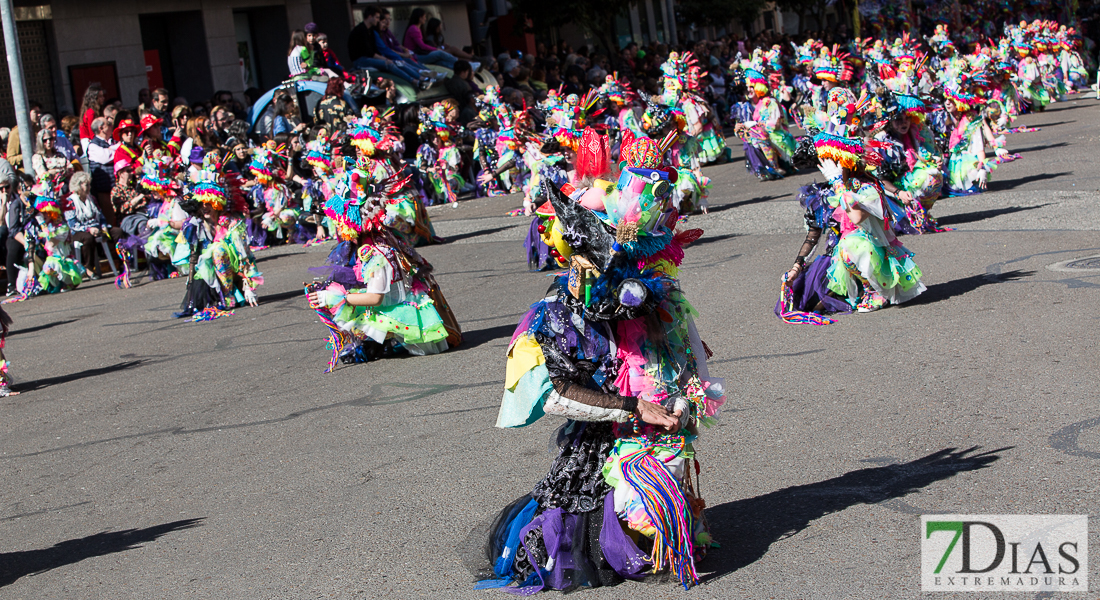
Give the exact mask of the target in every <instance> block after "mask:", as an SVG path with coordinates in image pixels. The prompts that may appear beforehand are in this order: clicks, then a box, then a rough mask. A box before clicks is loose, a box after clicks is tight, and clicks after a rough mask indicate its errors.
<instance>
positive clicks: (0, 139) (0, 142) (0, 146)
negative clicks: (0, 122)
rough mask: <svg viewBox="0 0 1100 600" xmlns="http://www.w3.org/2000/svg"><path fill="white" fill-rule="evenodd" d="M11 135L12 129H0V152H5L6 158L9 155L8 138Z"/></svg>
mask: <svg viewBox="0 0 1100 600" xmlns="http://www.w3.org/2000/svg"><path fill="white" fill-rule="evenodd" d="M10 135H11V129H8V128H7V127H0V152H3V153H4V156H5V157H6V156H7V155H8V139H9V137H8V136H10Z"/></svg>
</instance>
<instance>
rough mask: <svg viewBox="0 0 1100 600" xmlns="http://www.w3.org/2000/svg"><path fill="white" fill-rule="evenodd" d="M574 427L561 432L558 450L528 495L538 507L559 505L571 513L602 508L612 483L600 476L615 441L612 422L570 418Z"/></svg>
mask: <svg viewBox="0 0 1100 600" xmlns="http://www.w3.org/2000/svg"><path fill="white" fill-rule="evenodd" d="M566 426H567V427H573V428H574V429H573V431H572V432H570V433H567V434H566V435H564V436H560V438H559V439H560V440H561V442H560V443H559V447H560V448H561V453H560V454H559V455H558V457H557V458H556V459H555V460H554V464H553V465H551V466H550V472H549V473H548V474H547V475H546V478H545V479H543V480H542V481H540V482H539V483H538V485H536V486H535V489H534V491H532V492H531V497H532V498H534V499H535V500H538V502H539V508H540V509H541V510H544V511H545V510H549V509H551V508H559V507H560V508H561V509H563V510H565V511H566V512H570V513H573V514H582V513H587V512H591V511H593V510H597V509H600V510H602V509H603V499H604V496H606V495H607V493H608V492H610V491H611V486H609V485H607V483H606V482H604V480H603V474H602V471H603V465H604V463H605V462H606V461H607V456H608V454H610V453H611V450H612V447H613V446H614V442H615V435H614V433H613V432H612V430H611V427H612V425H611V423H597V422H588V423H579V422H575V421H574V422H570V424H567V425H566Z"/></svg>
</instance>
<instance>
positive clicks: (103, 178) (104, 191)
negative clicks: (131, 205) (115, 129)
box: [87, 117, 115, 225]
mask: <svg viewBox="0 0 1100 600" xmlns="http://www.w3.org/2000/svg"><path fill="white" fill-rule="evenodd" d="M91 129H92V132H94V134H95V135H93V136H92V139H90V140H88V151H87V155H88V171H89V172H90V173H89V174H90V175H91V176H92V189H91V191H92V195H93V196H95V198H96V204H98V205H99V210H100V211H101V212H102V213H103V215H104V216H105V217H107V223H109V224H111V225H114V224H115V211H114V207H113V206H112V205H111V187H113V186H114V183H115V181H114V179H115V178H114V157H115V144H114V143H112V141H111V137H110V136H111V127H110V126H109V125H108V124H107V119H105V118H103V117H96V118H95V119H94V120H92V127H91Z"/></svg>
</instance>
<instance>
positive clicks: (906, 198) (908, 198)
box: [898, 190, 913, 204]
mask: <svg viewBox="0 0 1100 600" xmlns="http://www.w3.org/2000/svg"><path fill="white" fill-rule="evenodd" d="M898 200H901V201H902V202H903V203H905V204H912V203H913V194H911V193H909V192H907V191H905V190H901V191H899V192H898Z"/></svg>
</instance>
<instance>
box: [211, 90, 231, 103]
mask: <svg viewBox="0 0 1100 600" xmlns="http://www.w3.org/2000/svg"><path fill="white" fill-rule="evenodd" d="M232 103H233V93H232V92H230V91H228V90H218V91H216V92H214V96H213V97H212V98H211V99H210V105H211V106H229V105H230V104H232Z"/></svg>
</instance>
